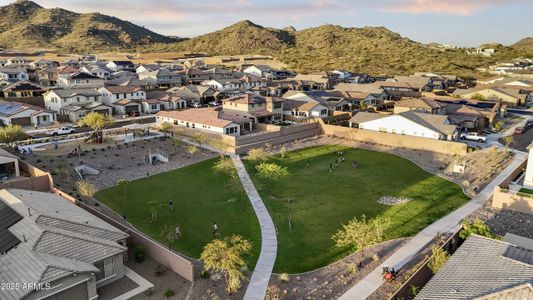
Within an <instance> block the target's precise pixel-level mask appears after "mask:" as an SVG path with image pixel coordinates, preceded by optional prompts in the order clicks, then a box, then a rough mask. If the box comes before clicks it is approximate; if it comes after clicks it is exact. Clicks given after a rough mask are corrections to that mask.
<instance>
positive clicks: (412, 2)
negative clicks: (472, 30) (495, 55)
mask: <svg viewBox="0 0 533 300" xmlns="http://www.w3.org/2000/svg"><path fill="white" fill-rule="evenodd" d="M517 2H525V1H522V0H395V1H394V3H390V4H387V5H386V6H385V5H384V6H382V7H381V8H380V10H382V11H388V12H402V13H410V14H427V13H435V14H438V13H445V14H452V15H461V16H468V15H472V14H474V13H476V12H478V11H481V10H483V9H486V8H488V7H491V6H497V5H503V4H512V3H517Z"/></svg>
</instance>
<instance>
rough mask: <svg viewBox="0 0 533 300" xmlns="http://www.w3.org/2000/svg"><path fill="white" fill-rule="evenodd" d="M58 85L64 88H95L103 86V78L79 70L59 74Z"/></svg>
mask: <svg viewBox="0 0 533 300" xmlns="http://www.w3.org/2000/svg"><path fill="white" fill-rule="evenodd" d="M58 85H59V86H61V87H64V88H92V87H96V88H97V87H102V86H104V79H102V78H100V77H98V76H95V75H93V74H90V73H87V72H82V71H79V72H77V73H73V74H59V75H58Z"/></svg>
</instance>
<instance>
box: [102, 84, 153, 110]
mask: <svg viewBox="0 0 533 300" xmlns="http://www.w3.org/2000/svg"><path fill="white" fill-rule="evenodd" d="M98 92H100V94H101V97H100V100H99V101H100V102H102V103H104V104H106V105H113V103H115V102H117V101H119V100H121V99H129V100H139V101H140V100H146V92H145V91H143V90H142V89H141V87H139V86H134V85H126V86H112V85H111V86H105V87H101V88H99V89H98Z"/></svg>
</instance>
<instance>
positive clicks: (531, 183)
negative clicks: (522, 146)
mask: <svg viewBox="0 0 533 300" xmlns="http://www.w3.org/2000/svg"><path fill="white" fill-rule="evenodd" d="M527 149H528V153H529V154H528V160H527V166H526V174H525V176H524V187H525V188H527V189H532V190H533V142H532V143H531V144H530V145H529V146H528V147H527Z"/></svg>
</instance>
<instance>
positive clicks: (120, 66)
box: [106, 60, 135, 72]
mask: <svg viewBox="0 0 533 300" xmlns="http://www.w3.org/2000/svg"><path fill="white" fill-rule="evenodd" d="M106 67H108V68H109V69H110V70H111V71H113V72H118V71H123V70H128V71H132V70H133V71H135V65H134V64H133V63H132V62H131V61H129V60H113V61H110V62H108V63H107V64H106Z"/></svg>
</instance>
